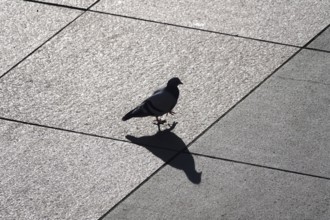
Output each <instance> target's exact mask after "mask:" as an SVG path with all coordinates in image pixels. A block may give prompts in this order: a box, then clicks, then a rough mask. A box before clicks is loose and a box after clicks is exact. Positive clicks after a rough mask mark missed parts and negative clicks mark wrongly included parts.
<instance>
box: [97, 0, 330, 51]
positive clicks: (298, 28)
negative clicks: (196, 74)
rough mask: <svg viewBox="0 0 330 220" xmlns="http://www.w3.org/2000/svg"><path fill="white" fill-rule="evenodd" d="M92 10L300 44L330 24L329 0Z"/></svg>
mask: <svg viewBox="0 0 330 220" xmlns="http://www.w3.org/2000/svg"><path fill="white" fill-rule="evenodd" d="M93 9H95V10H100V11H106V12H110V13H115V14H121V15H127V16H132V17H138V18H144V19H150V20H154V21H159V22H167V23H172V24H178V25H184V26H189V27H194V28H201V29H207V30H212V31H218V32H223V33H228V34H233V35H240V36H246V37H252V38H257V39H263V40H270V41H277V42H282V43H287V44H294V45H301V46H302V45H304V44H305V43H307V42H308V41H309V40H310V39H312V38H313V37H314V36H315V35H316V34H317V33H319V32H320V31H321V30H322V29H323V28H324V27H326V26H327V25H329V23H330V18H329V11H330V1H317V0H304V1H283V0H275V1H264V0H257V1H241V0H234V1H233V0H226V1H214V0H207V1H205V0H199V1H185V0H179V1H178V0H170V1H161V0H157V1H143V0H129V1H122V0H114V1H107V0H101V1H100V2H99V3H98V4H97V5H95V7H93Z"/></svg>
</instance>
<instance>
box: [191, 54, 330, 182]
mask: <svg viewBox="0 0 330 220" xmlns="http://www.w3.org/2000/svg"><path fill="white" fill-rule="evenodd" d="M291 62H295V61H294V60H292V61H291ZM288 65H290V63H289V64H288ZM303 65H304V64H301V66H303ZM296 70H297V71H298V70H300V69H299V68H297V69H296ZM314 71H315V72H317V71H318V69H314ZM280 72H282V71H281V70H280V71H279V73H280ZM275 75H277V74H275ZM279 75H280V74H279ZM329 106H330V86H329V85H324V84H318V83H311V82H305V81H297V80H290V79H283V78H278V77H273V78H271V79H269V80H268V81H267V82H266V83H264V84H263V85H262V86H261V87H259V88H258V89H257V90H256V91H255V92H254V93H253V94H251V95H250V96H249V97H248V98H247V99H245V100H244V101H243V102H241V103H240V104H239V105H238V106H237V107H236V108H235V109H233V110H232V111H231V112H230V113H229V114H227V115H226V116H225V117H224V118H222V119H221V120H220V121H219V122H218V123H217V124H216V125H215V126H214V127H212V129H210V130H209V131H208V132H207V133H206V134H205V135H204V136H203V137H201V138H200V139H199V140H198V141H197V142H196V144H194V145H193V146H192V147H191V148H190V150H191V151H192V152H198V153H202V154H207V155H212V156H217V157H222V158H228V159H233V160H239V161H245V162H249V163H255V164H262V165H266V166H272V167H277V168H282V169H288V170H293V171H297V172H303V173H308V174H313V175H321V176H325V177H330V161H329V157H330V136H329V134H330V123H329V121H330V111H329Z"/></svg>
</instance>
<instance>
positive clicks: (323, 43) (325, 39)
mask: <svg viewBox="0 0 330 220" xmlns="http://www.w3.org/2000/svg"><path fill="white" fill-rule="evenodd" d="M308 47H310V48H316V49H320V50H326V51H329V52H330V28H329V27H328V28H327V29H326V30H325V31H324V32H323V33H322V34H321V35H320V36H319V37H318V38H317V39H316V40H314V41H313V42H312V43H311V44H309V45H308Z"/></svg>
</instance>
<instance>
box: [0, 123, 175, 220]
mask: <svg viewBox="0 0 330 220" xmlns="http://www.w3.org/2000/svg"><path fill="white" fill-rule="evenodd" d="M0 134H1V135H0V143H1V144H0V158H1V160H0V170H1V171H0V207H1V209H0V218H1V219H6V220H10V219H70V220H71V219H79V220H81V219H98V218H99V217H101V216H102V215H103V214H104V213H105V212H106V211H107V210H108V209H109V207H112V206H113V205H115V204H116V203H117V202H119V201H120V200H121V199H122V198H123V197H124V196H126V195H127V194H128V193H129V192H130V191H131V190H133V189H134V188H135V187H136V186H137V185H138V184H140V183H141V182H142V181H144V180H145V179H146V178H147V177H148V176H149V175H150V174H151V173H153V172H154V171H155V170H156V169H158V167H160V166H161V165H162V164H163V163H164V161H166V160H168V158H169V157H172V156H173V154H174V153H175V152H174V151H165V150H161V149H153V148H151V147H149V148H148V147H147V146H146V147H141V146H138V145H133V144H131V143H126V142H118V141H113V140H109V139H104V138H97V137H91V136H86V135H81V134H75V133H70V132H66V131H59V130H54V129H47V128H43V127H37V126H30V125H25V124H21V123H14V122H8V121H4V120H0ZM157 136H159V137H163V139H164V138H166V137H167V139H171V140H172V141H175V140H176V139H175V138H173V136H175V135H174V134H171V132H170V131H168V132H167V133H166V134H164V133H161V134H158V135H157ZM149 138H150V139H153V137H149ZM164 143H166V141H165V142H164ZM157 155H162V156H161V157H158V156H157Z"/></svg>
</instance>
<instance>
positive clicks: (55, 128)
mask: <svg viewBox="0 0 330 220" xmlns="http://www.w3.org/2000/svg"><path fill="white" fill-rule="evenodd" d="M0 120H4V121H10V122H15V123H20V124H25V125H31V126H37V127H41V128H47V129H53V130H58V131H64V132H69V133H74V134H80V135H86V136H90V137H96V138H103V139H108V140H113V141H120V142H125V143H132V142H130V141H127V140H122V139H118V138H112V137H107V136H102V135H98V134H92V133H86V132H82V131H75V130H69V129H65V128H58V127H53V126H48V125H42V124H37V123H33V122H26V121H20V120H15V119H10V118H4V117H1V116H0Z"/></svg>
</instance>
